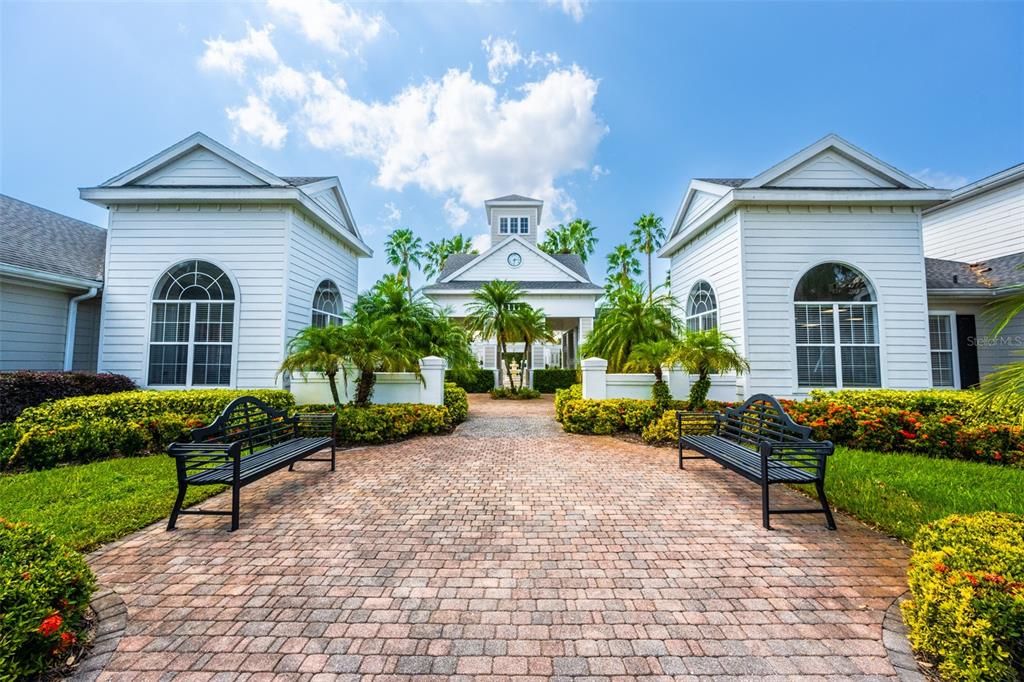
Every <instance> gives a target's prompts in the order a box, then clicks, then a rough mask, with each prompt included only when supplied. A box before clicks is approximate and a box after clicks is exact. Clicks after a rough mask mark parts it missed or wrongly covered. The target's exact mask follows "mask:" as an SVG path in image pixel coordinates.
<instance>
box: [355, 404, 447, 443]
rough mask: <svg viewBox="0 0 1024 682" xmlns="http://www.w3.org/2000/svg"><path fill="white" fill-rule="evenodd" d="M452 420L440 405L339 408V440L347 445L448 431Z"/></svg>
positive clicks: (388, 440)
mask: <svg viewBox="0 0 1024 682" xmlns="http://www.w3.org/2000/svg"><path fill="white" fill-rule="evenodd" d="M453 426H454V423H453V422H452V419H451V414H450V413H449V412H448V408H446V407H444V406H443V405H413V404H409V403H394V404H391V405H370V406H369V407H356V406H355V405H346V406H344V407H342V408H341V409H339V410H338V440H339V441H340V442H341V443H347V444H376V443H390V442H392V441H396V440H401V439H403V438H409V437H410V436H421V435H428V434H434V433H445V432H447V431H450V430H451V429H452V427H453Z"/></svg>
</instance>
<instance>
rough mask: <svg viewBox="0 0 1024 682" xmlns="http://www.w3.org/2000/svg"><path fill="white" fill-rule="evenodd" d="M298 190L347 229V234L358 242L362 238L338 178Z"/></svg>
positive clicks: (310, 184)
mask: <svg viewBox="0 0 1024 682" xmlns="http://www.w3.org/2000/svg"><path fill="white" fill-rule="evenodd" d="M300 189H301V191H302V192H304V193H305V194H307V195H308V196H309V197H310V198H311V199H312V200H313V201H314V202H316V204H317V206H319V207H320V208H322V209H323V210H325V211H327V213H328V214H330V216H331V217H332V218H334V219H335V220H337V221H338V222H339V223H341V225H343V226H344V227H345V228H346V229H348V231H349V232H351V233H352V234H354V235H356V236H357V237H359V239H360V240H361V239H362V238H363V237H362V235H361V234H360V233H359V227H358V226H357V225H356V220H355V218H354V217H353V215H352V209H351V208H350V207H349V205H348V199H347V198H346V197H345V190H344V188H342V186H341V181H340V180H338V178H336V177H328V178H321V179H320V180H317V181H316V182H310V183H307V184H305V185H303V186H302V187H300Z"/></svg>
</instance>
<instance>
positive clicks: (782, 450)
mask: <svg viewBox="0 0 1024 682" xmlns="http://www.w3.org/2000/svg"><path fill="white" fill-rule="evenodd" d="M835 449H836V448H835V445H833V444H832V441H827V440H825V441H817V440H796V441H786V442H777V441H762V442H761V446H760V453H761V459H762V464H763V466H766V467H769V466H771V464H772V462H773V461H774V462H780V463H783V464H786V465H788V466H791V467H797V468H799V469H804V470H805V471H814V472H815V473H816V475H817V476H818V477H819V478H821V479H824V477H825V464H826V462H827V461H828V457H829V455H831V454H833V453H834V452H835Z"/></svg>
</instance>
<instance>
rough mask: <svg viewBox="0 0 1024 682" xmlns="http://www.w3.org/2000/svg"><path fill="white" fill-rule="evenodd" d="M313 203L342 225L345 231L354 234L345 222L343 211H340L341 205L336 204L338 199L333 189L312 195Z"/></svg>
mask: <svg viewBox="0 0 1024 682" xmlns="http://www.w3.org/2000/svg"><path fill="white" fill-rule="evenodd" d="M313 201H315V202H316V203H317V204H319V206H320V208H322V209H324V210H325V211H327V212H328V213H329V214H330V215H331V217H332V218H334V219H335V220H337V221H338V222H339V223H341V224H342V225H344V226H345V229H347V230H348V231H349V232H352V233H353V234H355V233H354V232H353V230H352V226H351V225H349V224H348V221H347V220H345V211H344V210H342V208H341V204H340V203H339V202H338V197H337V195H335V193H334V188H330V189H325V190H324V191H322V192H317V193H316V194H314V195H313Z"/></svg>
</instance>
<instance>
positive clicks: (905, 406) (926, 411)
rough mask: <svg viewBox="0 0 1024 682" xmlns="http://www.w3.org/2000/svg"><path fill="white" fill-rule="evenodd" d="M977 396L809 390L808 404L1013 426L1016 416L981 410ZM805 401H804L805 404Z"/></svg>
mask: <svg viewBox="0 0 1024 682" xmlns="http://www.w3.org/2000/svg"><path fill="white" fill-rule="evenodd" d="M980 398H981V394H980V393H978V392H977V391H953V390H948V389H946V390H944V389H930V390H923V391H899V390H895V389H871V390H861V389H856V390H850V389H847V390H842V391H825V390H814V391H811V396H810V398H809V402H821V403H831V404H837V405H844V406H847V407H852V408H855V409H857V410H860V409H863V408H868V407H888V408H893V409H897V410H907V411H908V412H917V413H919V414H922V415H924V416H929V415H938V416H944V415H947V414H950V415H956V416H957V417H959V418H960V419H961V420H962V421H963V422H964V423H965V424H967V425H968V426H974V425H980V424H984V425H988V424H1014V423H1017V420H1018V419H1019V418H1020V415H1017V414H1015V413H1013V412H1012V411H1010V410H1008V409H1004V410H1001V411H993V410H990V409H985V408H982V407H981V401H980ZM805 402H807V401H805Z"/></svg>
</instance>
